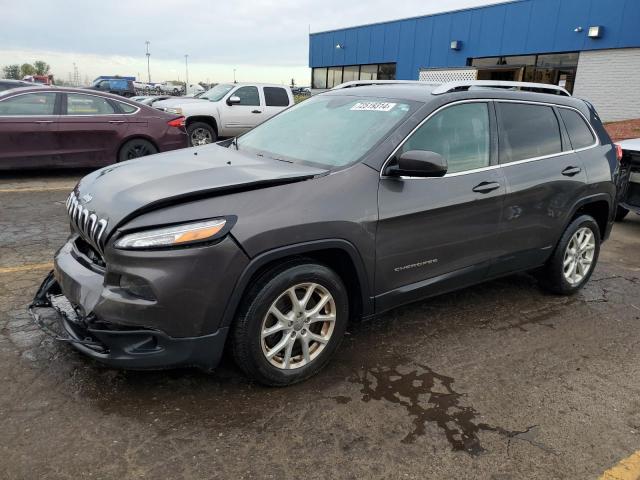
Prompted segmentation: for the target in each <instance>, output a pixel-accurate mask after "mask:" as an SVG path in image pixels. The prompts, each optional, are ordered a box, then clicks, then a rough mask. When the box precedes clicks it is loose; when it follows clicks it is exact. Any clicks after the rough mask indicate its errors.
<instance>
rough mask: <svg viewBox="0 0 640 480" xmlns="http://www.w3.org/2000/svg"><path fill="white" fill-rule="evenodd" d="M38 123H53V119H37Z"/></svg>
mask: <svg viewBox="0 0 640 480" xmlns="http://www.w3.org/2000/svg"><path fill="white" fill-rule="evenodd" d="M36 123H53V120H36Z"/></svg>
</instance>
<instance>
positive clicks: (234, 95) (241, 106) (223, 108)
mask: <svg viewBox="0 0 640 480" xmlns="http://www.w3.org/2000/svg"><path fill="white" fill-rule="evenodd" d="M293 104H294V100H293V94H292V93H291V89H290V88H289V87H284V86H282V85H271V84H260V83H237V84H235V83H223V84H219V85H216V86H215V87H213V88H212V89H210V90H209V91H207V92H205V93H203V94H202V95H201V96H200V97H198V98H173V99H169V100H163V101H160V102H156V103H154V104H153V106H154V108H157V109H159V110H163V111H165V112H169V113H174V114H177V115H182V116H184V117H186V127H187V133H188V135H189V144H190V145H192V146H195V145H205V144H207V143H212V142H215V141H217V140H218V138H220V137H235V136H237V135H240V134H242V133H244V132H246V131H248V130H251V129H252V128H253V127H255V126H256V125H258V124H260V123H262V122H264V121H265V120H267V119H268V118H271V117H273V116H274V115H275V114H276V113H279V112H281V111H282V110H284V109H285V108H288V107H289V106H291V105H293Z"/></svg>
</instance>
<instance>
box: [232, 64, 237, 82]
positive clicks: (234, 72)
mask: <svg viewBox="0 0 640 480" xmlns="http://www.w3.org/2000/svg"><path fill="white" fill-rule="evenodd" d="M233 83H238V82H236V69H235V68H234V69H233Z"/></svg>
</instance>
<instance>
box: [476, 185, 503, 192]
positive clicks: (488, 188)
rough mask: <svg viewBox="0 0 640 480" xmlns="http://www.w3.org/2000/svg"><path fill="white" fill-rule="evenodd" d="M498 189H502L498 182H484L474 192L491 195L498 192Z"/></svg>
mask: <svg viewBox="0 0 640 480" xmlns="http://www.w3.org/2000/svg"><path fill="white" fill-rule="evenodd" d="M498 188H500V184H499V183H498V182H482V183H480V184H478V185H476V186H475V187H473V191H474V192H477V193H489V192H493V191H494V190H497V189H498Z"/></svg>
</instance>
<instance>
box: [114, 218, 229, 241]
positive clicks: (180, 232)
mask: <svg viewBox="0 0 640 480" xmlns="http://www.w3.org/2000/svg"><path fill="white" fill-rule="evenodd" d="M226 223H227V221H226V220H225V219H224V218H217V219H215V220H207V221H204V222H195V223H184V224H182V225H174V226H172V227H165V228H157V229H153V230H145V231H142V232H136V233H130V234H128V235H125V236H124V237H122V238H120V239H119V240H118V241H117V242H116V248H154V247H173V246H179V245H184V244H188V243H193V242H203V241H207V240H212V239H213V238H214V237H215V236H216V235H217V234H219V233H220V232H221V231H222V229H223V228H224V226H225V225H226Z"/></svg>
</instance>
